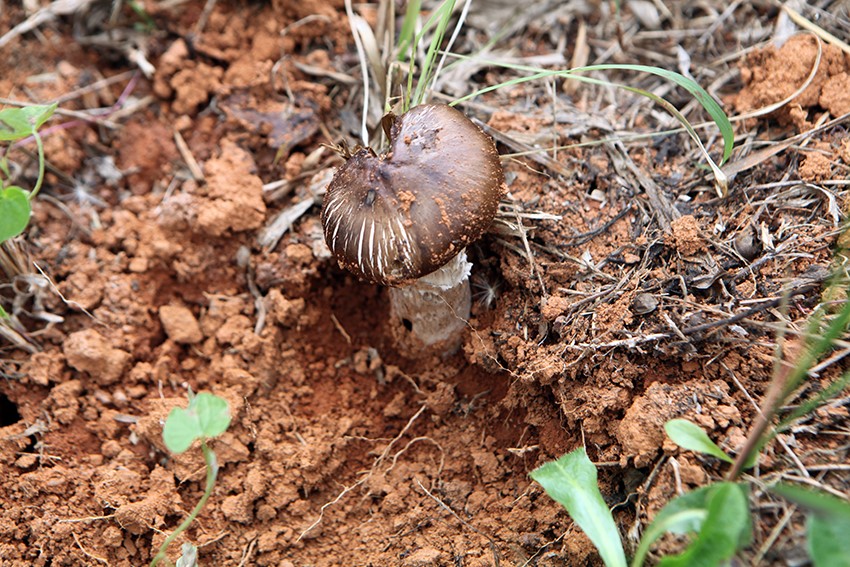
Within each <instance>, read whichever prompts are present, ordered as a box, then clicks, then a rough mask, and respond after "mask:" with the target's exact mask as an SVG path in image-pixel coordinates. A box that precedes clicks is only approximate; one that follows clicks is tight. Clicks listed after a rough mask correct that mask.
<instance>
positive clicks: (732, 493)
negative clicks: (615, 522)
mask: <svg viewBox="0 0 850 567" xmlns="http://www.w3.org/2000/svg"><path fill="white" fill-rule="evenodd" d="M705 504H706V508H705V510H706V516H705V519H704V520H703V522H702V527H701V529H700V531H699V533H698V534H697V536H696V539H695V540H694V541H693V542H692V543H691V545H690V546H688V549H686V550H685V552H684V553H682V554H680V555H676V556H668V557H665V558H663V559H662V560H661V561H659V563H658V565H659V567H718V566H719V565H720V564H721V563H723V562H724V561H728V560H729V559H731V558H732V557H733V556H734V555H735V552H737V551H738V550H739V549H741V548H743V547H745V546H746V545H747V544H748V543H749V542H750V539H751V537H752V522H751V520H750V514H749V507H748V506H747V493H746V490H745V488H744V487H743V486H741V485H738V484H734V483H731V482H723V483H718V484H715V485H713V486H711V487H710V490H709V491H707V493H706V501H705Z"/></svg>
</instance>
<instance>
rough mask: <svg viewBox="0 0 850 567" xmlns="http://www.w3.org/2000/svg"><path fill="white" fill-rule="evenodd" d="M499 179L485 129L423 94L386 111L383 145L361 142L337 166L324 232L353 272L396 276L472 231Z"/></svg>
mask: <svg viewBox="0 0 850 567" xmlns="http://www.w3.org/2000/svg"><path fill="white" fill-rule="evenodd" d="M504 188H505V176H504V173H503V171H502V166H501V163H500V162H499V153H498V152H497V151H496V145H495V143H494V142H493V139H492V138H490V137H489V136H488V135H487V134H485V133H484V132H482V131H481V129H480V128H479V127H478V126H476V125H475V124H474V123H473V122H472V121H471V120H470V119H469V118H467V117H466V116H465V115H464V114H463V113H462V112H460V111H459V110H456V109H454V108H452V107H450V106H446V105H444V104H423V105H420V106H417V107H415V108H413V109H411V110H410V111H408V112H406V113H405V114H403V115H402V116H400V117H397V118H395V120H394V121H393V123H392V126H391V128H390V148H389V151H387V152H386V153H384V154H382V155H380V156H379V155H376V154H375V153H374V152H373V151H372V150H371V149H369V148H362V149H360V150H358V151H356V152H355V153H354V154H353V155H352V156H351V157H350V158H349V159H348V161H346V163H345V164H344V165H343V166H342V167H340V168H339V169H338V170H337V172H336V174H335V175H334V178H333V180H332V181H331V183H330V185H329V186H328V192H327V194H326V195H325V199H324V203H323V205H322V225H323V226H324V232H325V240H326V241H327V243H328V247H329V248H330V250H331V252H332V253H333V255H334V257H336V259H337V261H338V262H339V264H340V265H341V266H342V267H343V268H345V269H347V270H349V271H351V272H352V273H354V274H356V275H357V276H359V277H360V278H362V279H364V280H367V281H370V282H373V283H380V284H383V285H390V286H396V285H402V284H404V283H407V282H410V281H412V280H415V279H419V278H421V277H422V276H424V275H427V274H429V273H431V272H433V271H435V270H437V269H439V268H440V267H441V266H443V264H445V263H446V262H448V261H449V260H450V259H451V258H452V257H454V256H455V255H456V254H457V253H458V252H460V251H461V250H463V249H464V248H465V247H466V246H467V245H469V244H470V243H472V242H474V241H475V240H478V238H480V237H481V235H482V234H484V232H485V231H486V230H487V228H488V227H489V226H490V224H491V223H492V222H493V218H494V217H495V216H496V210H497V209H498V206H499V200H500V199H501V198H502V195H503V193H504Z"/></svg>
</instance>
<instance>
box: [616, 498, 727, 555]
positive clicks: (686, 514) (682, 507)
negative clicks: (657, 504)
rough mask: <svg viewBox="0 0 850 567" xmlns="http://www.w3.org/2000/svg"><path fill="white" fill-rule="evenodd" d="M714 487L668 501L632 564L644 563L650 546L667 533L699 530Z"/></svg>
mask: <svg viewBox="0 0 850 567" xmlns="http://www.w3.org/2000/svg"><path fill="white" fill-rule="evenodd" d="M713 489H714V485H709V486H703V487H701V488H698V489H696V490H693V491H691V492H687V493H685V494H682V495H681V496H678V497H676V498H674V499H673V500H671V501H670V502H668V503H667V505H666V506H664V507H663V508H662V509H661V511H659V512H658V514H656V515H655V518H654V519H653V520H652V523H651V524H650V525H649V527H648V528H647V529H646V531H645V532H644V534H643V537H642V538H641V539H640V544H639V545H638V548H637V551H635V557H634V560H633V561H632V565H633V566H636V565H643V561H644V559H645V558H646V555H647V554H648V553H649V548H650V547H651V546H652V544H653V543H655V541H656V540H657V539H658V538H659V537H661V536H662V535H664V534H665V533H672V534H676V535H684V534H688V533H697V532H699V531H700V529H702V523H703V521H705V517H706V516H707V515H708V512H707V510H706V500H707V499H708V496H709V495H710V494H711V491H712V490H713Z"/></svg>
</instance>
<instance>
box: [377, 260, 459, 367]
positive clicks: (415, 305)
mask: <svg viewBox="0 0 850 567" xmlns="http://www.w3.org/2000/svg"><path fill="white" fill-rule="evenodd" d="M471 269H472V264H471V263H469V261H468V260H467V259H466V251H465V250H462V251H461V252H460V254H458V255H457V256H455V257H454V258H452V259H451V260H449V262H448V263H447V264H446V265H444V266H443V267H442V268H440V269H439V270H437V271H436V272H432V273H430V274H428V275H427V276H423V277H421V278H419V279H418V280H416V281H415V282H413V283H412V284H409V285H406V286H402V287H393V288H390V290H389V293H390V306H391V310H392V316H393V318H394V320H395V321H394V324H395V326H396V329H394V330H395V332H396V334H397V337H398V338H399V339H401V341H402V342H403V343H406V346H407V350H408V351H409V352H410V351H413V352H421V351H423V350H434V351H438V352H439V351H441V354H451V353H453V352H454V351H456V350H457V348H458V347H459V346H460V343H461V339H462V338H463V331H464V328H465V327H466V325H467V321H468V320H469V311H470V308H471V306H472V294H471V292H470V289H469V273H470V270H471Z"/></svg>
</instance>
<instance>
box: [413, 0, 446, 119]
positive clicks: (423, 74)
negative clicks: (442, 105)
mask: <svg viewBox="0 0 850 567" xmlns="http://www.w3.org/2000/svg"><path fill="white" fill-rule="evenodd" d="M454 7H455V0H444V2H443V3H442V4H440V7H439V8H437V10H436V11H435V12H434V13H433V14H432V15H431V17H430V18H428V21H427V23H426V24H425V27H423V29H422V31H421V32H419V33H418V34H417V35H416V45H418V44H419V42H420V41H421V40H422V37H423V36H424V35H425V33H426V32H427V31H428V30H430V29H431V27H435V30H434V35H433V37H432V38H431V43H430V44H429V45H428V51H427V52H426V54H425V61H424V62H423V63H422V69H421V70H420V71H419V78H418V79H417V81H416V90H415V91H414V94H413V99H412V100H411V102H410V105H411V107H415V106H417V105H419V104H421V103H422V101H423V99H424V98H425V90H426V89H427V88H428V86H429V85H430V84H431V81H432V79H433V72H434V61H435V60H436V58H437V53H438V50H439V48H440V45H441V44H442V43H443V37H445V33H446V28H447V27H448V25H449V19H450V18H451V15H452V11H453V10H454Z"/></svg>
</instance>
